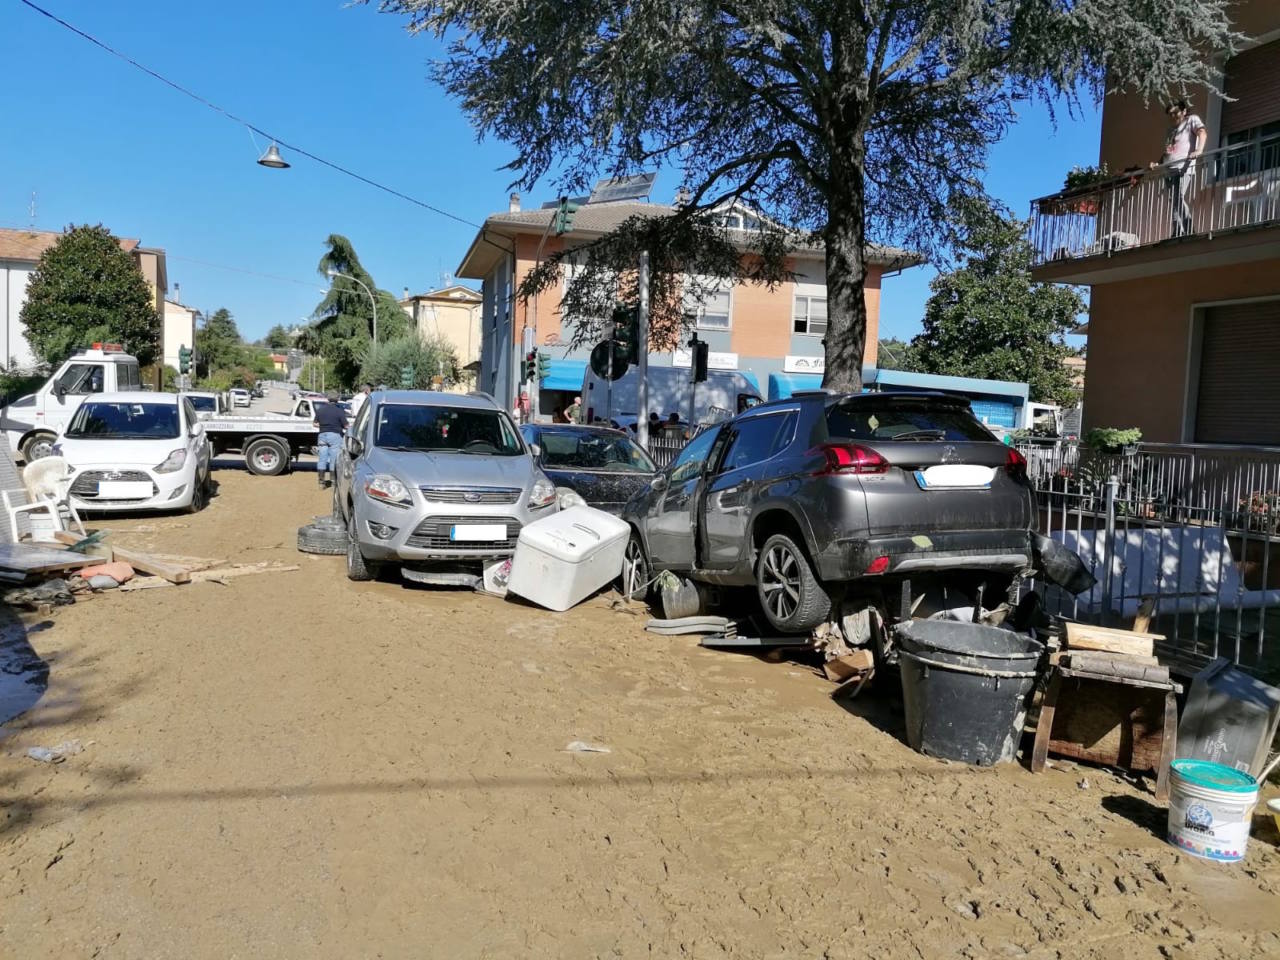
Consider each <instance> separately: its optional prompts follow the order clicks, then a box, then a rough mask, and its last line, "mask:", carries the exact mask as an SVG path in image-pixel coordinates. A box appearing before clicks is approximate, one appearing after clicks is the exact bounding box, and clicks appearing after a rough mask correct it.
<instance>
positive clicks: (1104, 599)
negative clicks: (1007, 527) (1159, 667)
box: [1019, 442, 1280, 681]
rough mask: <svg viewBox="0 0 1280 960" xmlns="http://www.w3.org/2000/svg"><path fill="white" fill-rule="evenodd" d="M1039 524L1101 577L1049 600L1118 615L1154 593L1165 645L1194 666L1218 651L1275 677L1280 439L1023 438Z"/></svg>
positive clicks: (1279, 670) (1089, 612)
mask: <svg viewBox="0 0 1280 960" xmlns="http://www.w3.org/2000/svg"><path fill="white" fill-rule="evenodd" d="M1019 450H1020V451H1021V452H1022V453H1023V454H1024V455H1025V456H1026V457H1027V462H1028V470H1029V473H1030V476H1031V478H1032V480H1033V482H1034V483H1035V486H1036V491H1037V499H1038V501H1039V506H1040V521H1041V522H1040V529H1041V532H1042V533H1044V534H1045V535H1046V536H1048V537H1050V538H1051V539H1054V540H1057V541H1059V542H1061V543H1064V544H1065V545H1066V546H1068V547H1069V548H1070V549H1072V550H1074V551H1075V552H1076V553H1078V554H1079V555H1080V557H1081V558H1082V559H1083V560H1084V562H1085V564H1086V566H1088V567H1089V569H1090V571H1091V572H1092V573H1093V574H1094V577H1095V578H1096V580H1097V584H1096V585H1095V586H1094V588H1093V589H1092V590H1090V591H1087V592H1086V593H1084V594H1081V595H1080V596H1078V597H1071V596H1069V595H1067V594H1066V593H1064V592H1063V591H1060V590H1058V589H1057V588H1056V587H1052V586H1050V585H1046V584H1039V585H1037V587H1038V588H1039V589H1042V590H1043V594H1044V597H1045V600H1046V602H1047V604H1048V606H1049V608H1050V610H1051V612H1055V613H1059V614H1061V615H1063V616H1066V617H1070V618H1072V619H1078V620H1084V621H1092V622H1100V623H1111V624H1117V623H1119V624H1123V623H1126V622H1129V621H1130V620H1131V619H1132V618H1133V617H1134V616H1135V615H1136V614H1137V612H1138V610H1139V608H1140V607H1141V605H1142V603H1143V601H1144V600H1147V599H1150V601H1151V602H1153V603H1154V617H1155V619H1154V621H1153V625H1152V627H1151V629H1152V631H1153V632H1155V633H1160V634H1163V635H1164V636H1165V638H1166V639H1165V641H1163V642H1162V643H1161V644H1160V648H1161V649H1160V652H1161V654H1162V655H1163V656H1164V657H1165V658H1166V659H1167V660H1169V661H1172V662H1175V663H1181V664H1182V665H1183V666H1185V668H1186V669H1188V670H1192V669H1195V668H1197V667H1198V666H1200V665H1203V663H1205V662H1206V661H1207V660H1208V659H1209V658H1212V657H1216V656H1225V657H1228V658H1229V659H1231V660H1233V661H1234V662H1236V663H1238V664H1240V665H1241V666H1242V667H1244V668H1246V669H1249V670H1251V671H1253V672H1255V673H1257V674H1259V675H1264V676H1267V677H1269V678H1271V679H1272V680H1273V681H1275V680H1276V679H1277V678H1280V522H1278V521H1280V450H1260V449H1257V448H1223V447H1208V446H1200V445H1194V444H1139V445H1137V446H1135V447H1134V448H1132V449H1130V450H1127V451H1125V452H1124V453H1121V454H1105V453H1099V452H1095V451H1091V450H1089V449H1088V448H1086V447H1083V446H1081V445H1079V444H1077V443H1074V442H1057V443H1050V444H1041V443H1032V442H1024V443H1020V444H1019Z"/></svg>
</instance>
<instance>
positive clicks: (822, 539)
mask: <svg viewBox="0 0 1280 960" xmlns="http://www.w3.org/2000/svg"><path fill="white" fill-rule="evenodd" d="M623 519H625V520H627V521H628V522H629V523H630V524H631V527H632V539H631V543H630V544H629V545H628V548H627V550H628V553H627V564H626V568H625V570H624V588H625V589H630V590H631V591H632V592H633V593H634V594H636V595H637V596H639V594H641V593H642V590H641V585H642V584H645V583H647V582H648V581H649V579H650V576H651V571H652V570H673V571H676V572H678V573H682V574H685V575H687V576H689V577H691V578H693V579H694V580H698V581H701V582H704V583H709V584H719V585H723V586H738V585H742V586H746V585H754V586H755V588H756V591H757V593H758V596H759V599H760V604H761V607H762V608H763V611H764V613H765V616H766V617H767V618H768V620H769V622H770V623H771V624H772V625H773V627H775V628H776V629H777V630H779V631H782V632H785V633H794V632H802V631H805V630H809V629H811V628H812V627H814V626H816V625H818V624H819V623H822V622H824V621H826V620H827V619H829V615H830V613H831V611H832V608H833V603H834V602H835V601H841V600H844V601H847V600H850V599H852V600H854V601H855V602H856V604H857V605H858V606H875V607H877V608H879V609H880V610H882V611H883V612H884V613H885V616H886V619H887V620H891V619H893V617H892V614H893V613H894V612H895V611H896V612H899V613H900V612H901V611H900V606H899V604H900V601H901V598H902V596H903V586H904V580H907V579H913V581H914V582H913V584H912V585H911V586H912V589H913V590H914V591H915V592H917V593H918V592H920V590H919V588H920V587H922V586H927V585H928V584H929V583H930V582H931V581H937V580H938V579H939V578H942V579H944V580H946V581H949V582H953V583H956V584H957V586H960V585H962V584H963V585H967V586H970V587H976V586H977V585H978V584H979V583H985V584H987V585H988V587H990V588H994V589H996V590H999V589H1007V588H1008V586H1009V584H1010V583H1011V582H1012V579H1013V577H1014V576H1016V575H1017V574H1018V573H1020V572H1022V571H1025V570H1027V569H1029V568H1030V567H1031V565H1032V560H1033V556H1032V543H1031V534H1032V532H1033V530H1034V528H1035V525H1036V522H1037V514H1036V511H1035V504H1034V499H1033V496H1032V491H1031V487H1030V485H1029V484H1028V482H1027V474H1026V462H1025V461H1024V460H1023V459H1022V457H1021V455H1020V454H1018V452H1017V451H1015V450H1013V449H1012V448H1009V447H1006V446H1004V445H1003V444H1002V443H1000V442H999V441H998V440H996V439H995V437H994V436H992V435H991V433H990V432H989V431H988V430H987V429H986V428H985V427H984V426H983V425H982V424H981V423H980V422H979V421H978V420H977V419H976V418H975V417H974V416H973V414H972V412H970V410H969V406H968V401H966V400H964V399H961V398H956V397H950V396H946V395H943V394H907V393H901V394H898V393H870V394H862V395H830V394H826V393H813V394H800V395H797V396H794V397H791V398H789V399H787V400H777V401H771V402H769V403H765V404H761V405H759V406H757V407H754V408H752V409H751V410H750V411H748V412H746V413H744V414H741V415H739V416H737V417H735V418H734V419H732V420H728V421H726V422H724V423H720V424H716V425H714V426H712V427H709V428H708V429H706V430H704V431H703V432H702V433H699V434H698V435H697V436H696V437H694V439H693V440H691V441H690V442H689V444H688V445H687V446H686V447H685V448H684V450H682V451H681V452H680V454H679V455H678V456H677V457H676V459H675V460H674V461H673V462H672V463H671V465H670V466H669V467H668V468H667V469H666V470H665V471H663V472H662V473H660V474H658V476H657V477H656V478H655V479H654V480H653V482H652V483H651V484H650V485H649V486H648V488H647V489H646V490H645V491H644V492H642V493H640V494H638V495H637V496H636V497H634V498H633V499H632V500H631V502H630V503H628V504H627V507H626V509H625V510H624V511H623ZM846 605H847V604H846Z"/></svg>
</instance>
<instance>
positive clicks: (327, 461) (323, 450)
mask: <svg viewBox="0 0 1280 960" xmlns="http://www.w3.org/2000/svg"><path fill="white" fill-rule="evenodd" d="M313 407H314V410H315V413H314V417H315V419H314V421H313V422H314V423H315V425H316V428H317V429H318V430H319V431H320V436H319V437H318V438H317V441H316V442H317V444H318V446H317V447H316V456H317V463H316V483H317V484H319V485H320V487H321V489H323V488H325V487H331V486H333V471H334V470H336V469H337V467H338V454H339V453H340V452H341V451H342V434H343V433H344V432H346V429H347V415H346V414H345V413H343V412H342V408H341V407H340V406H338V395H337V394H336V393H330V394H329V396H328V397H327V398H326V402H324V403H318V402H317V403H315V404H314V405H313Z"/></svg>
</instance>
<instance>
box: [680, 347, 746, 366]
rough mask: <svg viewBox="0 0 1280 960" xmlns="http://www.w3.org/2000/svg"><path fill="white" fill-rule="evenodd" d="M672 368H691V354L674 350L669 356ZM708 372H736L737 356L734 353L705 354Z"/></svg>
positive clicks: (686, 351)
mask: <svg viewBox="0 0 1280 960" xmlns="http://www.w3.org/2000/svg"><path fill="white" fill-rule="evenodd" d="M671 365H672V366H673V367H692V366H693V354H692V353H691V352H690V351H688V350H676V351H674V352H673V353H672V354H671ZM707 369H708V370H737V369H738V355H737V354H736V353H710V352H708V353H707Z"/></svg>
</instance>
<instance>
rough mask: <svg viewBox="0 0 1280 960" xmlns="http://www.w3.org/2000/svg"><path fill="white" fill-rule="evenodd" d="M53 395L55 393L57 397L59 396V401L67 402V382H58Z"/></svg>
mask: <svg viewBox="0 0 1280 960" xmlns="http://www.w3.org/2000/svg"><path fill="white" fill-rule="evenodd" d="M53 395H54V396H55V397H57V398H58V402H59V403H65V402H66V399H67V387H66V384H62V383H60V384H58V385H57V386H56V387H54V388H53Z"/></svg>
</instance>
